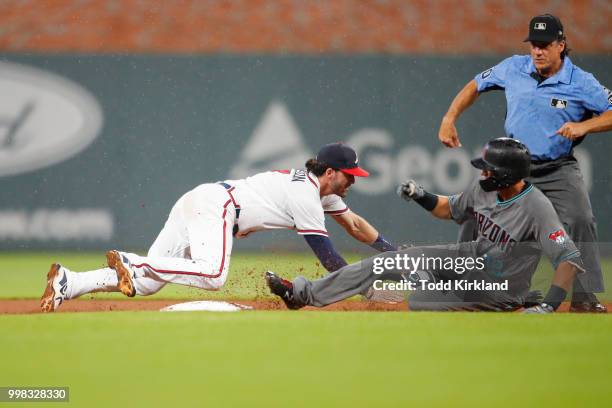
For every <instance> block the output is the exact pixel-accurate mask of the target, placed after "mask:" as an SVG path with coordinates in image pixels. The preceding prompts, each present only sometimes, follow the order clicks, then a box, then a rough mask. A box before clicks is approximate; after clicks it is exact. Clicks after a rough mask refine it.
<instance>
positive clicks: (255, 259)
mask: <svg viewBox="0 0 612 408" xmlns="http://www.w3.org/2000/svg"><path fill="white" fill-rule="evenodd" d="M361 257H362V255H358V254H349V255H348V256H347V260H348V261H349V262H354V261H357V260H359V259H361ZM52 262H60V263H61V264H62V265H64V266H66V267H68V268H70V269H71V270H73V271H87V270H91V269H97V268H101V267H104V266H106V265H105V263H106V259H105V257H104V253H103V252H84V253H80V252H78V253H77V252H69V253H61V252H6V253H0V274H1V276H2V284H1V285H0V299H28V298H30V299H34V298H39V297H40V295H41V294H42V291H43V289H44V286H45V283H46V274H47V271H48V270H49V265H50V264H51V263H52ZM230 267H231V269H230V274H229V278H228V281H227V283H226V285H225V286H224V287H223V288H222V289H221V290H219V291H217V292H211V291H202V290H199V289H194V288H188V287H184V286H178V285H167V286H166V287H165V288H163V289H162V290H161V291H160V292H159V293H157V294H155V295H153V296H148V297H142V298H139V299H228V298H232V299H253V298H254V297H255V296H267V295H268V290H267V288H266V287H265V283H264V280H263V273H264V272H265V271H266V270H268V269H270V270H273V271H276V272H279V273H281V275H283V276H287V277H293V276H296V275H304V276H307V277H310V278H314V277H317V276H323V274H324V273H326V272H325V270H324V269H323V268H322V267H321V266H320V265H319V264H318V263H317V262H316V260H315V257H314V256H313V255H312V254H310V253H298V254H293V253H292V254H288V253H266V254H262V253H244V252H242V253H237V254H235V255H234V256H232V260H231V266H230ZM602 268H603V270H604V277H605V278H606V292H605V293H603V294H600V295H599V297H600V299H602V300H608V301H610V300H612V291H611V288H612V273H609V272H610V271H612V259H604V260H603V262H602ZM551 277H552V269H551V267H550V263H549V262H547V261H544V262H541V264H540V268H539V269H538V272H537V273H536V275H535V276H534V278H533V286H534V288H537V289H541V290H542V291H543V292H544V293H545V291H546V290H547V289H548V288H549V287H550V280H551ZM90 297H95V298H98V299H106V298H115V299H124V297H123V296H122V295H119V294H95V295H90Z"/></svg>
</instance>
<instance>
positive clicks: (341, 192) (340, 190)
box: [332, 181, 351, 198]
mask: <svg viewBox="0 0 612 408" xmlns="http://www.w3.org/2000/svg"><path fill="white" fill-rule="evenodd" d="M350 186H351V185H350V184H345V183H342V182H338V181H332V191H333V192H334V194H335V195H337V196H340V197H342V198H344V197H346V196H347V194H348V190H349V187H350Z"/></svg>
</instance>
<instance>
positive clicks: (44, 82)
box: [0, 53, 612, 249]
mask: <svg viewBox="0 0 612 408" xmlns="http://www.w3.org/2000/svg"><path fill="white" fill-rule="evenodd" d="M499 59H500V57H485V56H478V57H475V56H472V57H459V56H383V55H371V56H317V57H314V56H271V55H267V56H263V55H261V56H260V55H241V56H238V55H207V56H193V55H192V56H189V55H175V56H172V55H139V56H135V55H129V56H128V55H120V56H113V55H74V54H69V55H63V54H59V55H58V54H36V55H24V54H10V53H5V54H3V55H2V56H1V63H0V89H4V91H3V92H1V93H0V186H1V187H0V188H1V191H2V193H1V198H0V248H3V249H8V248H107V247H115V246H116V247H122V248H124V247H128V248H146V247H148V245H150V243H151V242H152V240H153V239H154V238H155V236H156V234H157V232H158V231H159V230H160V228H161V227H162V226H163V223H164V221H165V218H166V216H167V213H168V211H169V209H170V207H171V206H172V204H173V203H174V201H175V200H176V199H177V198H178V197H179V196H180V195H181V194H183V193H184V192H185V191H187V190H189V189H190V188H192V187H194V186H196V185H197V184H199V183H202V182H206V181H217V180H222V179H226V178H237V177H243V176H245V175H248V174H252V173H254V172H257V171H260V170H266V169H278V168H287V167H292V166H302V165H303V163H304V161H305V160H306V159H307V158H308V157H310V156H312V155H313V154H314V152H316V150H317V148H318V147H319V146H320V145H322V144H324V143H327V142H330V141H336V140H345V141H347V142H349V143H351V144H352V145H353V146H354V147H355V148H356V149H357V150H358V152H359V155H360V159H361V164H362V165H363V167H365V168H367V169H369V170H370V171H371V172H372V177H371V178H369V179H367V180H359V181H358V183H357V184H356V185H355V186H354V187H353V191H352V193H351V195H350V197H349V198H348V200H347V201H348V203H349V205H350V207H351V208H352V209H354V210H355V211H356V212H358V213H360V214H362V215H364V216H365V217H366V218H368V219H369V220H371V221H372V222H373V223H374V224H375V225H376V226H377V227H379V228H380V230H382V231H384V232H385V234H386V235H387V236H389V237H390V238H391V239H393V240H397V241H404V242H442V241H452V240H454V237H455V234H456V230H457V228H456V226H455V225H453V224H451V223H450V222H446V223H445V222H442V221H438V220H433V219H432V218H430V217H429V216H428V215H427V214H425V212H424V211H423V210H422V209H421V208H419V207H418V206H415V205H408V204H406V203H404V202H403V201H401V200H399V199H398V198H396V196H395V194H394V190H395V187H396V185H397V184H398V183H399V182H401V181H402V180H404V179H406V178H416V179H417V180H419V181H421V182H422V183H423V184H424V185H425V186H426V187H427V188H430V189H431V190H432V191H435V192H440V193H454V192H458V191H460V190H461V189H463V188H464V187H465V186H466V184H467V183H468V182H469V180H470V178H471V177H473V176H474V172H473V170H472V169H471V168H470V166H469V159H470V158H471V157H472V156H474V155H476V154H477V153H478V151H479V149H480V148H481V146H482V144H483V143H484V142H485V141H486V140H488V139H489V138H492V137H497V136H500V135H502V134H503V118H504V114H505V104H504V98H503V94H502V93H500V92H497V93H493V92H492V93H488V94H486V95H484V96H483V97H482V98H481V100H479V101H478V102H477V103H476V105H475V106H474V107H473V108H472V109H471V110H470V111H468V112H467V113H466V114H465V115H464V117H463V118H462V119H461V121H460V123H459V131H460V134H461V136H462V140H463V142H464V146H465V147H464V149H456V150H450V149H445V148H443V147H441V145H440V144H439V143H438V141H437V136H436V135H437V129H438V126H439V122H440V119H441V117H442V115H443V113H444V112H445V110H446V108H447V106H448V104H449V103H450V101H451V99H452V97H453V96H454V94H455V93H456V92H457V91H458V90H459V89H460V88H461V87H462V86H463V84H465V82H467V81H468V80H470V79H471V78H472V77H473V76H474V75H475V74H477V73H478V72H480V71H482V70H484V69H486V68H488V67H489V66H491V65H493V64H494V63H495V62H497V61H498V60H499ZM575 62H576V63H577V64H578V65H580V66H582V67H583V68H585V69H586V70H588V71H591V72H593V73H594V74H595V76H596V77H598V78H599V80H600V81H601V82H602V83H603V84H604V85H608V87H609V86H610V85H611V84H612V58H611V57H609V56H587V57H581V56H577V57H576V58H575ZM610 136H612V135H610V134H609V133H608V134H597V135H592V136H589V137H588V139H587V140H586V142H585V143H583V144H582V145H581V151H580V158H581V165H582V166H583V170H584V172H585V176H586V181H587V183H588V184H589V185H590V186H591V187H590V191H591V197H592V202H593V207H594V211H595V214H596V216H597V218H598V220H599V230H600V237H601V240H602V241H612V218H611V217H610V214H609V207H610V204H611V203H612V164H611V162H610V160H609V157H610V155H611V153H612V139H611V138H610ZM330 222H333V221H331V220H330ZM331 231H332V234H333V236H334V238H340V237H342V238H340V239H339V240H338V242H339V243H340V246H341V247H352V248H354V247H355V244H354V243H352V242H350V241H349V240H347V239H344V238H343V237H344V234H343V233H341V232H339V230H338V229H337V228H331ZM294 235H295V234H294V233H292V232H275V233H263V234H258V235H256V236H254V237H252V238H251V237H250V238H248V239H246V240H242V242H240V243H238V244H237V246H238V247H243V248H251V249H259V248H262V247H264V248H266V247H268V248H270V247H274V248H277V247H280V248H287V249H291V248H297V247H301V246H300V245H302V243H301V240H300V239H299V238H297V237H294ZM287 237H292V238H290V239H288V238H287Z"/></svg>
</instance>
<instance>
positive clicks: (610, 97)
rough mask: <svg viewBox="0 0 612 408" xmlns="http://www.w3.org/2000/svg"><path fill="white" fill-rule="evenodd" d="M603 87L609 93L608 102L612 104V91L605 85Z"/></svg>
mask: <svg viewBox="0 0 612 408" xmlns="http://www.w3.org/2000/svg"><path fill="white" fill-rule="evenodd" d="M603 89H604V91H605V92H606V94H608V104H610V105H612V91H611V90H609V89H608V88H606V87H605V86H604V87H603Z"/></svg>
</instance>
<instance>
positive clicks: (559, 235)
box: [548, 230, 566, 244]
mask: <svg viewBox="0 0 612 408" xmlns="http://www.w3.org/2000/svg"><path fill="white" fill-rule="evenodd" d="M548 239H550V240H551V241H554V242H556V243H557V244H563V243H565V239H566V238H565V231H563V230H558V231H555V232H551V233H550V234H549V235H548Z"/></svg>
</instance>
